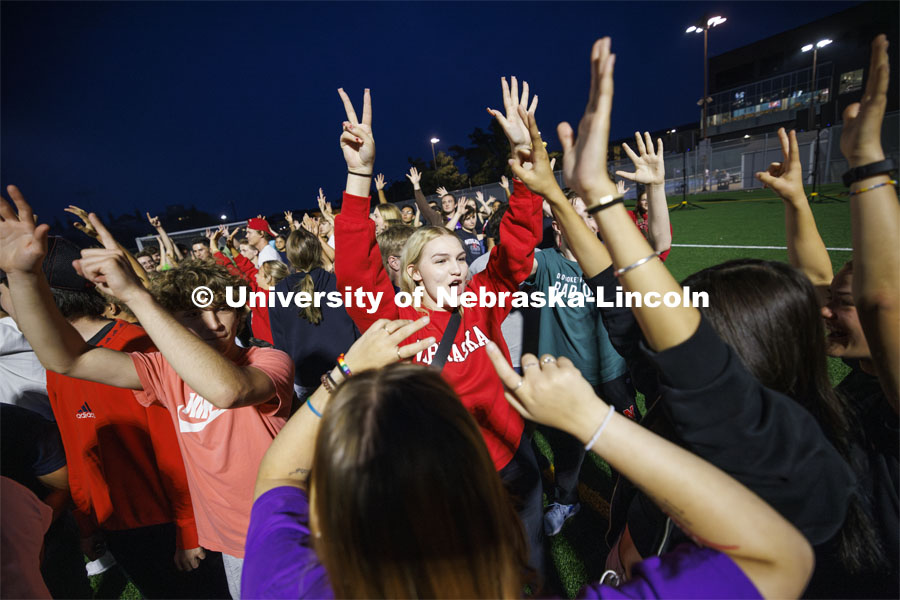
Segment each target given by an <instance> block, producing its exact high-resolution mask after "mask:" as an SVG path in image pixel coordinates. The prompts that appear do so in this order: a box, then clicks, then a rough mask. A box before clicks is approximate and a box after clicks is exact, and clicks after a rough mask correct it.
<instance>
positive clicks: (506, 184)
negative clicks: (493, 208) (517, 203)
mask: <svg viewBox="0 0 900 600" xmlns="http://www.w3.org/2000/svg"><path fill="white" fill-rule="evenodd" d="M500 187H502V188H503V191H504V192H506V199H507V200H509V197H510V196H511V194H510V193H509V179H507V178H506V175H501V176H500Z"/></svg>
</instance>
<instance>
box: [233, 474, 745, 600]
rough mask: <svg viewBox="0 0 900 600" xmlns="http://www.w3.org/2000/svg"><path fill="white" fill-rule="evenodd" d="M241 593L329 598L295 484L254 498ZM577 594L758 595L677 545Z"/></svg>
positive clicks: (700, 553)
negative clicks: (619, 582)
mask: <svg viewBox="0 0 900 600" xmlns="http://www.w3.org/2000/svg"><path fill="white" fill-rule="evenodd" d="M241 597H244V598H333V597H334V594H333V593H332V591H331V585H330V584H329V582H328V575H327V573H326V572H325V567H323V566H322V565H321V563H319V559H318V557H317V556H316V553H315V551H314V550H313V549H312V540H311V538H310V533H309V500H308V499H307V497H306V492H304V491H303V490H301V489H299V488H295V487H278V488H274V489H271V490H269V491H268V492H266V493H265V494H263V495H262V496H260V497H259V498H257V500H256V502H254V503H253V511H252V512H251V514H250V530H249V531H248V532H247V545H246V547H245V554H244V569H243V572H242V574H241ZM578 597H579V598H588V599H594V598H760V597H761V596H760V594H759V592H758V591H757V590H756V588H755V587H754V586H753V584H752V583H751V582H750V580H749V579H747V576H746V575H744V573H743V571H741V570H740V568H739V567H738V566H737V565H736V564H734V562H733V561H732V560H731V559H730V558H728V556H726V555H725V554H722V553H721V552H718V551H716V550H711V549H709V548H698V547H696V546H690V545H683V546H679V547H678V548H677V549H676V550H675V551H674V552H670V553H668V554H666V555H664V556H662V557H653V558H649V559H647V560H645V561H643V562H642V563H640V564H639V565H637V566H636V567H635V568H634V571H633V573H632V579H631V580H629V581H628V582H627V583H625V584H624V585H623V586H622V587H620V588H618V589H616V588H613V587H610V586H606V585H603V586H601V585H599V584H594V585H591V586H588V587H586V588H584V589H583V590H582V591H581V593H580V594H579V596H578Z"/></svg>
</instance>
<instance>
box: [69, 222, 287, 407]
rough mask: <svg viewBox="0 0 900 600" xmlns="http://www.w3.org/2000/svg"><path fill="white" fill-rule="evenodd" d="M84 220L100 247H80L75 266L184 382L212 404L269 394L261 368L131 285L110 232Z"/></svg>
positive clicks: (248, 401)
mask: <svg viewBox="0 0 900 600" xmlns="http://www.w3.org/2000/svg"><path fill="white" fill-rule="evenodd" d="M90 219H91V223H92V224H93V225H94V227H95V228H96V229H97V231H98V232H99V233H100V240H101V241H102V242H103V246H104V247H103V248H102V249H100V248H96V249H89V250H83V251H82V253H81V260H80V261H78V262H79V263H80V264H79V270H80V271H81V273H83V275H84V277H85V278H86V279H88V280H89V281H92V282H93V283H94V284H95V285H97V287H98V288H99V289H100V290H101V291H103V292H104V293H106V294H109V295H110V296H113V297H114V298H118V299H119V300H121V301H123V302H125V303H126V304H127V305H128V308H130V309H131V312H133V313H134V315H135V316H136V317H137V318H138V320H139V321H140V323H141V326H142V327H143V328H144V330H145V331H146V332H147V335H149V336H150V339H151V340H153V344H154V345H155V346H156V347H157V348H158V349H159V351H160V352H161V353H162V355H163V357H164V358H165V359H166V361H167V362H168V363H169V364H170V365H171V366H172V368H173V369H175V372H176V373H178V375H179V377H181V378H182V379H183V380H184V382H185V383H187V384H188V385H189V386H190V387H191V388H192V389H193V390H194V391H195V392H197V394H198V395H199V396H203V397H204V398H205V399H207V400H208V401H209V402H210V403H211V404H212V405H213V406H216V407H217V408H240V407H242V406H253V405H256V404H262V403H264V402H268V401H269V400H271V399H272V398H273V397H274V396H275V384H274V382H273V381H272V379H271V378H270V377H269V376H268V375H266V374H265V373H264V372H263V371H262V370H260V369H257V368H255V367H249V366H247V367H242V366H239V365H237V364H235V363H234V362H232V361H231V360H230V359H228V358H226V357H225V356H224V355H223V354H221V353H220V352H219V351H218V350H216V349H215V348H213V347H212V346H211V345H210V344H207V343H206V342H204V341H203V340H202V339H200V337H198V336H197V335H195V334H194V333H191V332H190V331H188V330H187V328H185V327H184V326H183V325H182V324H181V323H179V322H178V321H177V320H176V319H175V318H174V317H173V316H172V315H171V314H170V313H169V312H168V311H167V310H166V309H164V308H163V307H162V306H160V305H159V304H158V303H157V302H156V300H155V299H154V298H153V296H152V295H150V293H149V292H147V291H146V290H145V289H144V288H143V287H140V286H137V285H135V279H134V277H133V275H131V274H130V273H129V272H128V271H127V270H126V269H124V268H123V257H122V255H121V253H120V252H119V250H118V249H117V248H116V247H115V244H114V240H112V236H110V235H109V232H108V231H107V230H106V228H105V227H104V226H103V223H101V222H100V219H99V218H98V217H97V216H96V215H95V214H93V213H92V214H91V215H90ZM197 310H198V311H199V310H200V309H197ZM210 310H211V312H213V313H215V312H216V311H214V310H212V309H210ZM216 318H217V317H216ZM129 360H131V359H130V358H129ZM107 368H108V367H107ZM210 373H215V377H210V376H209V374H210Z"/></svg>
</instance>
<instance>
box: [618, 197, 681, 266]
mask: <svg viewBox="0 0 900 600" xmlns="http://www.w3.org/2000/svg"><path fill="white" fill-rule="evenodd" d="M628 215H629V216H630V217H631V220H632V221H634V224H635V225H637V228H638V229H640V230H641V233H643V234H644V237H645V238H647V241H650V227H649V225H648V224H647V213H644V214H643V215H641V214H639V213H638V211H637V209H634V210H629V211H628ZM669 233H672V222H671V221H670V222H669ZM671 251H672V248H667V249H666V250H665V251H663V252H661V253H660V255H659V260H661V261H663V262H665V260H666V258H667V257H668V256H669V252H671Z"/></svg>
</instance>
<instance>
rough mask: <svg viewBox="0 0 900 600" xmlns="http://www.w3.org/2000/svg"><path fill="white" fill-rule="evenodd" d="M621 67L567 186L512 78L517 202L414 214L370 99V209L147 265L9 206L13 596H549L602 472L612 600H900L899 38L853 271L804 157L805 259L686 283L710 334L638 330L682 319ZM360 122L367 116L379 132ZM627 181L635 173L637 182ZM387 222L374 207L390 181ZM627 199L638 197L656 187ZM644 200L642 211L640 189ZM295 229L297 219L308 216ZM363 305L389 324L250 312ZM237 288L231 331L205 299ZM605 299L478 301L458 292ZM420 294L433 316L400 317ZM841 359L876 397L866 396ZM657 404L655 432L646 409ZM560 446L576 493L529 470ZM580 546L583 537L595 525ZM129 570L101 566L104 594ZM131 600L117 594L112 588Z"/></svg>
mask: <svg viewBox="0 0 900 600" xmlns="http://www.w3.org/2000/svg"><path fill="white" fill-rule="evenodd" d="M614 65H615V54H613V53H612V49H611V42H610V39H609V38H603V39H600V40H598V41H597V42H596V43H595V44H594V46H593V48H592V50H591V56H590V68H591V83H590V92H589V98H588V103H587V108H586V110H585V113H584V116H583V118H582V120H581V122H580V123H579V125H578V129H577V137H576V132H575V131H573V128H572V127H571V126H570V125H569V124H568V123H560V125H559V127H558V129H557V133H558V135H559V139H560V141H561V143H562V147H563V158H562V172H563V177H564V181H565V184H566V187H561V186H560V184H559V182H558V181H557V178H556V176H555V174H554V171H553V166H554V165H553V164H552V161H551V160H550V158H549V156H548V153H547V151H546V148H545V144H544V143H543V141H542V138H541V134H540V129H539V127H538V124H537V118H536V111H537V96H536V95H533V94H532V93H531V90H529V86H528V84H527V83H525V82H522V84H521V86H520V85H519V81H518V80H517V79H516V78H515V77H512V78H510V79H509V81H507V79H506V78H503V79H502V80H501V91H502V102H503V109H502V110H495V109H488V110H489V112H490V113H491V115H492V116H493V117H494V118H495V119H496V120H497V122H498V123H499V125H500V127H501V128H502V129H503V131H504V133H505V134H506V136H507V138H508V140H509V145H510V153H509V159H508V161H509V168H510V172H511V174H512V178H511V180H507V179H506V177H504V179H503V180H502V181H501V185H502V186H503V188H504V190H505V191H506V196H507V197H506V198H502V199H500V200H497V199H496V198H493V197H490V196H489V197H487V198H485V197H484V196H483V195H482V194H480V193H478V194H476V197H475V198H466V197H455V196H454V195H453V194H451V193H449V192H448V191H447V190H446V189H443V188H438V190H437V193H438V195H439V197H440V201H439V202H433V203H430V202H428V201H427V198H426V196H425V192H424V191H423V190H422V188H421V173H419V172H418V170H417V169H415V168H412V169H410V171H409V173H408V174H406V177H407V178H408V180H409V181H410V182H411V184H412V186H413V190H414V195H415V201H414V203H410V204H404V205H402V206H398V205H395V204H393V203H390V202H388V201H387V199H386V197H385V194H384V191H383V188H384V185H385V177H384V175H382V174H377V173H376V171H375V149H376V146H375V140H374V134H373V125H372V123H373V108H372V101H371V94H370V91H369V90H368V89H366V90H365V92H364V96H363V104H362V113H361V117H359V116H358V115H357V112H356V110H355V108H354V104H353V102H352V101H351V100H350V98H349V96H348V95H347V94H346V93H345V92H344V90H343V89H340V90H338V92H339V96H340V98H341V100H342V102H343V106H344V109H345V111H346V120H345V121H344V122H343V124H342V132H341V136H340V147H341V151H342V154H343V158H344V161H345V163H346V167H347V179H346V185H345V188H344V191H343V196H342V202H341V208H340V211H339V213H338V214H335V212H336V211H333V210H332V206H331V204H330V203H329V202H327V201H326V197H325V195H324V193H323V191H322V190H321V189H320V190H319V195H318V198H317V202H318V206H319V211H318V212H317V213H315V214H314V215H312V216H311V215H309V214H305V215H303V217H302V219H295V218H294V214H293V213H292V212H290V211H286V212H285V213H284V218H285V226H284V227H283V228H282V230H281V231H280V232H279V231H276V229H275V228H273V227H272V226H271V225H270V223H269V220H267V219H266V218H263V217H262V215H258V216H256V217H254V218H250V219H249V220H248V221H247V225H246V228H243V236H241V231H242V229H234V230H230V229H228V228H226V227H224V226H222V227H218V228H216V229H210V230H208V231H207V232H206V235H205V236H203V237H198V238H196V239H193V240H191V242H190V245H189V246H188V247H185V246H182V245H180V244H177V243H175V242H174V241H173V240H172V239H171V238H170V236H169V235H168V234H167V232H166V231H165V229H164V228H163V227H162V225H161V224H160V221H159V219H158V218H155V217H151V216H150V214H149V213H148V214H147V218H148V222H149V224H150V226H151V227H152V228H153V229H154V230H155V231H156V237H157V245H156V246H149V247H146V248H144V249H142V250H141V251H140V252H136V253H134V254H132V253H131V252H130V251H129V250H128V249H126V248H125V247H123V246H122V244H120V243H119V242H118V241H117V240H116V239H115V238H114V236H113V235H112V234H111V233H110V232H109V231H108V230H107V228H106V227H105V226H104V224H103V223H102V222H101V220H100V219H99V218H98V217H97V216H96V215H95V214H93V213H87V212H85V211H84V210H82V209H81V208H79V207H75V206H70V207H69V208H68V209H67V211H68V212H70V213H72V214H74V215H76V216H77V217H78V218H79V219H80V222H79V223H78V224H77V225H76V226H77V227H78V229H79V230H81V231H82V232H84V233H85V234H87V235H88V236H90V237H91V238H93V239H94V240H96V242H97V244H98V245H99V246H94V247H89V248H86V249H81V248H79V247H78V246H76V245H75V244H74V243H72V242H71V241H69V240H67V239H64V238H62V237H58V236H53V235H50V231H49V227H48V226H47V225H46V224H41V223H39V222H38V220H37V219H36V218H35V217H34V215H33V214H32V210H31V207H30V206H29V204H28V203H27V201H26V200H25V198H24V197H23V195H22V193H21V192H20V191H19V190H18V189H17V188H16V187H15V186H9V187H8V188H7V191H8V193H9V196H10V198H11V200H12V202H13V204H14V207H13V206H11V205H10V203H8V202H7V201H5V200H3V199H0V309H2V313H0V316H2V318H0V336H2V338H0V394H2V398H0V400H2V404H0V408H2V421H0V423H2V429H3V431H2V445H3V448H2V463H3V464H2V467H3V468H2V474H0V475H2V486H3V489H2V494H0V499H2V512H0V516H2V532H3V548H2V566H3V573H2V583H0V591H2V596H3V597H10V598H13V597H22V598H25V597H28V598H31V597H34V598H40V597H45V598H49V597H54V598H91V597H92V595H93V593H94V592H93V591H92V590H91V587H90V585H89V582H88V579H87V570H86V569H85V562H86V561H91V562H90V564H89V565H88V567H89V569H90V568H100V569H102V568H110V565H112V564H114V565H115V566H114V567H111V568H113V569H116V570H118V571H117V572H119V573H120V574H121V576H122V577H124V578H127V579H128V580H129V581H131V582H132V583H133V584H134V586H135V587H136V588H137V589H138V591H139V592H140V593H141V594H142V595H143V596H145V597H148V598H225V597H231V598H240V597H242V596H243V597H245V598H298V597H314V598H324V597H489V598H499V597H504V598H508V597H523V595H530V596H541V595H548V594H551V595H552V594H560V593H561V591H560V590H555V589H552V588H551V587H549V585H548V581H549V580H550V579H551V578H550V577H549V572H550V570H551V569H552V568H553V567H552V560H551V559H550V557H549V556H548V552H547V548H548V545H549V538H551V537H553V536H556V535H558V534H559V533H560V531H562V530H563V528H564V527H566V526H569V527H572V526H577V525H578V521H577V520H575V521H570V519H572V517H574V516H575V515H577V514H578V513H579V511H580V510H581V508H582V507H581V501H580V500H581V499H580V494H579V475H580V472H581V468H582V464H583V462H584V460H585V456H586V454H587V453H589V452H593V453H595V454H597V455H598V456H600V457H601V458H603V459H604V460H605V461H606V462H607V463H608V465H609V466H610V467H611V469H612V472H613V476H614V477H616V478H617V483H616V486H615V490H614V492H613V494H612V496H611V497H610V498H608V499H607V500H608V502H609V505H610V514H609V529H608V530H607V531H596V532H591V533H590V535H592V537H594V538H595V539H596V544H597V545H598V546H599V547H601V548H603V552H604V553H606V554H607V559H606V565H605V566H606V571H605V573H603V577H602V579H601V580H600V581H597V582H596V583H595V584H592V585H590V586H588V587H586V588H585V589H583V590H582V591H581V593H580V594H581V597H586V598H600V597H617V598H618V597H709V598H736V597H741V598H743V597H761V596H762V597H767V598H768V597H773V598H775V597H777V598H787V597H800V596H806V597H831V598H870V597H896V595H897V593H898V585H900V568H898V561H900V504H898V481H900V466H898V446H900V439H898V431H900V429H898V399H900V252H898V250H897V248H898V245H900V205H898V199H897V191H896V181H894V180H893V179H891V172H892V171H893V170H894V169H895V167H896V166H895V165H893V164H892V163H891V161H889V160H885V156H884V152H883V150H882V147H881V142H880V135H881V134H880V132H881V127H882V121H883V117H884V112H885V105H886V91H887V87H888V81H889V65H888V60H887V40H886V39H885V38H884V36H879V37H878V38H876V39H875V40H874V41H873V43H872V56H871V65H870V67H869V70H868V74H867V82H866V87H865V90H864V92H863V96H862V100H861V102H860V103H857V104H853V105H851V106H850V107H848V108H847V110H846V111H845V113H844V127H843V132H842V135H841V139H840V147H841V151H842V153H843V155H844V156H845V158H846V159H847V161H848V163H849V166H850V171H849V172H848V174H847V176H846V177H845V183H846V184H847V185H848V186H849V200H850V211H851V220H850V228H851V229H852V238H853V259H852V260H851V261H848V262H847V263H846V264H845V265H843V266H841V268H840V270H839V271H838V272H837V273H836V274H835V273H834V271H833V268H832V264H831V260H830V258H829V255H828V252H827V251H826V248H825V244H824V243H823V242H822V238H821V236H820V235H819V232H818V231H817V229H816V224H815V220H814V218H813V213H812V211H811V209H810V206H809V202H808V199H807V197H806V194H805V192H804V187H803V176H802V172H801V165H800V156H799V149H798V146H797V140H796V136H795V134H794V132H793V131H791V132H785V131H784V130H783V129H781V130H779V132H778V135H779V138H780V140H781V144H782V148H783V160H782V161H780V162H778V163H773V164H772V165H770V167H769V168H768V170H767V171H766V172H761V173H758V174H757V177H758V178H759V179H760V180H761V181H762V182H763V183H764V184H765V186H766V187H767V188H769V189H771V190H772V191H773V192H774V193H775V194H777V195H778V196H779V197H781V198H782V199H783V200H784V210H785V233H786V243H787V247H788V254H789V261H790V264H786V263H780V262H775V261H763V260H755V259H744V260H735V261H730V262H727V263H723V264H720V265H716V266H713V267H710V268H707V269H704V270H702V271H700V272H697V273H694V274H693V275H691V276H689V277H688V278H687V280H685V281H684V282H683V283H684V284H686V285H689V286H690V287H691V289H692V290H698V291H704V292H706V293H707V294H708V297H709V300H710V301H709V303H708V306H705V307H702V308H697V307H693V306H690V305H687V304H685V305H678V306H669V305H659V306H648V305H642V306H633V307H625V306H607V305H604V304H601V303H597V302H595V301H594V299H595V297H597V296H598V295H599V294H602V293H603V292H604V291H606V292H607V294H606V297H612V296H613V290H615V289H616V288H617V286H621V287H622V288H623V289H624V290H625V291H628V292H639V293H641V294H644V295H647V294H650V293H656V294H659V295H665V294H666V293H670V292H679V291H680V290H681V284H679V283H678V282H676V281H675V279H674V278H673V277H672V275H671V274H670V273H669V271H668V270H667V268H666V266H665V264H664V261H665V259H666V257H667V256H668V254H669V252H670V251H671V246H672V239H673V235H674V231H673V229H672V226H671V224H670V222H669V215H668V209H667V205H666V196H665V181H666V179H665V177H666V175H665V164H664V160H663V156H664V148H663V144H662V141H661V140H656V143H654V140H653V139H652V138H651V136H650V135H649V134H646V133H645V134H640V133H636V134H635V145H634V147H633V148H632V147H630V146H629V145H628V144H625V145H624V151H625V153H626V154H627V155H628V156H629V157H630V159H631V160H632V162H633V164H634V171H617V172H616V173H614V174H611V173H609V172H608V171H607V170H606V168H605V162H606V157H607V150H608V148H607V144H608V138H609V130H610V113H611V108H612V102H613V71H614ZM357 106H358V105H357ZM616 178H618V179H619V181H618V183H617V182H616ZM373 182H374V184H375V190H376V192H377V195H378V201H377V202H375V203H374V207H373V203H372V197H371V196H372V193H371V187H372V184H373ZM626 182H627V183H626ZM631 184H634V185H637V186H638V190H637V192H638V194H637V195H638V201H637V203H636V205H635V207H634V209H633V210H627V209H626V207H625V205H624V202H623V196H624V191H625V187H624V186H625V185H631ZM275 225H280V223H276V224H275ZM346 288H350V289H362V290H366V291H367V292H371V293H373V294H381V295H383V297H384V298H385V299H386V300H385V301H383V302H381V303H380V304H378V305H377V306H375V307H371V308H366V307H360V306H357V305H350V304H347V305H346V306H332V305H330V304H328V305H326V304H321V305H304V306H299V305H292V304H288V305H267V304H266V303H265V302H257V303H250V306H248V307H244V308H234V307H232V306H230V305H229V303H228V301H227V300H226V298H227V297H228V293H229V292H228V290H229V289H230V290H235V289H243V290H245V291H246V292H247V294H248V296H249V295H251V294H258V295H259V296H261V297H262V296H267V295H268V294H269V292H275V293H279V294H287V293H288V292H305V293H307V294H315V293H323V294H327V293H329V292H337V291H339V290H344V289H346ZM198 289H205V290H206V291H207V292H208V294H209V297H208V298H207V299H208V300H209V302H204V303H203V304H202V306H201V304H199V303H198V302H197V296H196V295H195V293H194V292H195V291H196V290H198ZM464 290H470V291H475V290H485V291H488V292H492V293H513V292H517V291H520V290H536V291H542V292H545V293H548V294H549V293H551V292H553V293H555V294H557V295H558V296H559V297H561V298H574V297H576V296H579V297H581V298H587V299H589V300H588V301H586V302H581V303H580V304H579V303H577V302H576V303H560V304H548V305H545V306H543V307H533V308H529V307H515V308H513V307H512V306H510V305H497V306H493V305H492V306H486V305H476V306H465V307H463V306H462V305H460V304H454V303H448V302H447V301H446V296H447V294H445V292H456V293H457V294H458V293H461V292H463V291H464ZM404 293H406V294H413V293H416V294H418V297H420V298H421V300H422V301H421V303H419V304H418V305H404V303H402V302H399V301H397V302H395V301H394V299H399V298H400V297H401V295H402V294H404ZM828 356H832V357H837V358H840V359H842V360H843V361H844V362H846V363H847V365H849V366H850V368H851V372H850V375H848V376H847V377H846V378H845V379H844V380H843V381H842V382H840V384H839V385H837V387H832V384H831V382H830V381H829V377H828V371H827V367H826V360H827V357H828ZM639 394H641V395H643V397H644V398H645V401H646V411H643V414H642V411H639V410H638V408H637V407H638V402H637V398H638V395H639ZM536 428H537V429H538V430H539V431H540V432H541V433H542V434H543V436H544V438H545V439H546V440H547V441H548V442H549V444H550V448H551V450H552V460H553V473H552V478H551V480H545V477H544V476H543V474H542V472H541V469H540V467H539V463H538V460H537V455H536V450H535V447H534V444H533V436H534V432H535V429H536ZM567 523H569V525H567ZM97 565H100V566H99V567H98V566H97ZM98 594H99V592H98Z"/></svg>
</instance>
